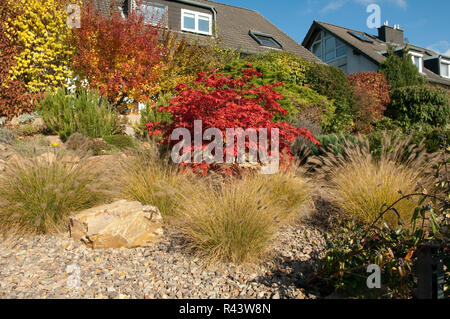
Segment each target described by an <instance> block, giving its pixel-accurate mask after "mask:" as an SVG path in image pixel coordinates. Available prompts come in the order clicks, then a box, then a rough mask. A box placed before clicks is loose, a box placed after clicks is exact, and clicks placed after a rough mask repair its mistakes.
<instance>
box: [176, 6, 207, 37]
mask: <svg viewBox="0 0 450 319" xmlns="http://www.w3.org/2000/svg"><path fill="white" fill-rule="evenodd" d="M181 30H182V31H188V32H195V33H200V34H206V35H212V15H210V14H207V13H202V12H196V11H191V10H185V9H181Z"/></svg>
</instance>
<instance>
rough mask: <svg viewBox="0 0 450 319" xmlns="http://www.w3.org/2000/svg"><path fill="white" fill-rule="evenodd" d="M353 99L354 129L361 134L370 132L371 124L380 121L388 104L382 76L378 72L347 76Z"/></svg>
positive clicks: (388, 99) (388, 88) (387, 89)
mask: <svg viewBox="0 0 450 319" xmlns="http://www.w3.org/2000/svg"><path fill="white" fill-rule="evenodd" d="M348 80H349V83H350V85H351V88H352V91H353V97H354V99H355V106H354V107H355V109H356V115H355V129H356V131H358V132H361V133H369V132H370V131H371V123H372V122H374V121H378V120H381V119H382V118H383V112H384V110H385V109H386V106H387V105H388V104H389V102H390V100H391V99H390V97H389V90H390V89H391V86H390V85H389V84H388V83H387V81H386V78H385V76H384V75H383V74H381V73H378V72H359V73H355V74H350V75H349V76H348Z"/></svg>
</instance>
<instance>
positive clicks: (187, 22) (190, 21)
mask: <svg viewBox="0 0 450 319" xmlns="http://www.w3.org/2000/svg"><path fill="white" fill-rule="evenodd" d="M183 23H184V28H185V29H189V30H195V15H193V14H190V13H185V14H184V15H183Z"/></svg>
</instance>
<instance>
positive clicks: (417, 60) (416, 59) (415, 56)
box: [409, 52, 423, 73]
mask: <svg viewBox="0 0 450 319" xmlns="http://www.w3.org/2000/svg"><path fill="white" fill-rule="evenodd" d="M409 54H411V60H412V63H414V65H415V66H416V67H417V69H418V70H419V72H420V73H422V65H423V55H422V54H420V53H415V52H409Z"/></svg>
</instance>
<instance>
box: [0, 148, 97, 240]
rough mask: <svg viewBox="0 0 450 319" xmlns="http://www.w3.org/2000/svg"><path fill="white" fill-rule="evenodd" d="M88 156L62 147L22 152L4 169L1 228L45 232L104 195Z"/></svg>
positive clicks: (61, 226) (62, 224)
mask: <svg viewBox="0 0 450 319" xmlns="http://www.w3.org/2000/svg"><path fill="white" fill-rule="evenodd" d="M94 183H95V176H93V174H92V173H91V171H90V170H89V166H88V165H87V164H86V161H85V159H83V158H79V157H77V156H74V155H71V154H69V153H67V152H64V151H62V150H58V149H54V150H53V151H50V152H47V153H44V154H41V155H37V154H34V155H29V154H28V155H27V154H26V153H18V156H16V157H15V159H14V160H12V161H10V162H9V163H8V165H7V167H6V171H4V172H3V173H0V232H8V231H11V230H14V231H15V232H17V233H31V234H44V233H51V232H56V231H60V230H62V229H64V228H65V227H67V225H68V224H67V221H68V217H69V215H70V214H71V213H73V212H77V211H79V210H82V209H86V208H89V207H92V206H94V205H95V204H96V203H98V202H99V201H100V199H101V195H100V192H98V191H96V190H95V189H94Z"/></svg>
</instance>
